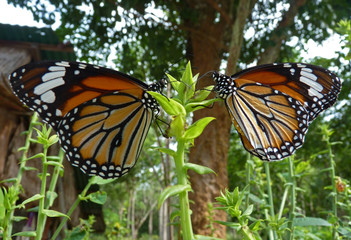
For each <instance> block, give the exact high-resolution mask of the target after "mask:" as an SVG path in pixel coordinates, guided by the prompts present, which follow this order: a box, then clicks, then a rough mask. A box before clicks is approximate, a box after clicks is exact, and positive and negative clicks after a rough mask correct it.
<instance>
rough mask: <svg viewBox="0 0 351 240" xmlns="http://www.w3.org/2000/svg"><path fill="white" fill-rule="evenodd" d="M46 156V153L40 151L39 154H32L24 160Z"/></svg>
mask: <svg viewBox="0 0 351 240" xmlns="http://www.w3.org/2000/svg"><path fill="white" fill-rule="evenodd" d="M44 156H45V155H44V154H43V153H38V154H35V155H34V156H31V157H29V158H26V159H24V160H23V161H28V160H31V159H34V158H42V157H44Z"/></svg>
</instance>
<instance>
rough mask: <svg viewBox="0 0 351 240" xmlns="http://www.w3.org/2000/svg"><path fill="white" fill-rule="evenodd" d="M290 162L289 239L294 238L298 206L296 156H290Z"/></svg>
mask: <svg viewBox="0 0 351 240" xmlns="http://www.w3.org/2000/svg"><path fill="white" fill-rule="evenodd" d="M288 162H289V180H290V185H291V193H290V214H289V223H288V227H289V228H290V231H288V239H291V240H292V239H294V219H295V216H296V214H295V208H296V179H295V173H294V157H293V156H292V157H289V158H288Z"/></svg>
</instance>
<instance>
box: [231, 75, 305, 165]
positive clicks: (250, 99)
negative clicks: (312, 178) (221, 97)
mask: <svg viewBox="0 0 351 240" xmlns="http://www.w3.org/2000/svg"><path fill="white" fill-rule="evenodd" d="M236 81H238V85H240V87H239V88H238V89H237V91H236V94H230V95H228V97H227V98H226V100H225V101H226V106H227V108H228V112H229V114H230V116H231V118H232V121H233V123H234V126H235V128H236V129H237V131H238V133H239V135H240V137H241V140H242V142H243V144H244V147H245V148H246V150H248V151H249V152H251V153H252V154H254V155H255V156H258V157H260V158H261V159H262V160H268V161H270V160H280V159H282V158H284V157H287V156H290V155H291V154H293V153H294V152H295V150H296V149H297V148H299V147H301V146H302V143H303V140H304V136H305V134H306V132H307V127H308V124H309V123H308V113H307V111H306V110H305V109H304V108H303V106H302V104H301V103H300V102H299V101H296V100H295V99H293V98H291V97H289V96H288V95H286V94H284V93H282V92H280V91H278V90H275V89H272V88H270V87H269V86H265V85H261V84H258V83H256V82H253V81H248V80H243V79H236Z"/></svg>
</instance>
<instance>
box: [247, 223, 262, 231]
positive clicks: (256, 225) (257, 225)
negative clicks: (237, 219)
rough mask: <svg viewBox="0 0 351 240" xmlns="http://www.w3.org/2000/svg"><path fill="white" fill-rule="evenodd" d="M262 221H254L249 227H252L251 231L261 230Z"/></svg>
mask: <svg viewBox="0 0 351 240" xmlns="http://www.w3.org/2000/svg"><path fill="white" fill-rule="evenodd" d="M261 222H262V220H257V221H255V222H253V223H252V224H251V225H250V227H249V228H250V229H251V231H253V232H256V231H258V230H260V224H261Z"/></svg>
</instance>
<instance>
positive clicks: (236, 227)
mask: <svg viewBox="0 0 351 240" xmlns="http://www.w3.org/2000/svg"><path fill="white" fill-rule="evenodd" d="M214 222H216V223H219V224H221V225H224V226H227V227H230V228H234V229H235V230H237V231H238V230H240V228H241V225H240V223H234V222H223V221H217V220H216V221H214Z"/></svg>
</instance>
